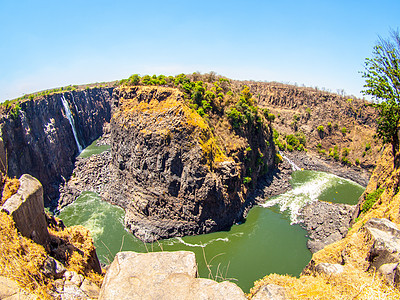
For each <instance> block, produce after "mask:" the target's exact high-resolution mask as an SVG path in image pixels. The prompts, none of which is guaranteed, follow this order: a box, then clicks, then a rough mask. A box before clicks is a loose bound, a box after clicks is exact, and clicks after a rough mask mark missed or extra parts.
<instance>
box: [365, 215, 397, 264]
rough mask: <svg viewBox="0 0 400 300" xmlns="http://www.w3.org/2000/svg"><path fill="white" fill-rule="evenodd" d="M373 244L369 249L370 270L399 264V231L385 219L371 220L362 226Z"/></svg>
mask: <svg viewBox="0 0 400 300" xmlns="http://www.w3.org/2000/svg"><path fill="white" fill-rule="evenodd" d="M364 229H365V230H366V232H367V234H368V235H369V236H370V238H371V240H372V242H373V244H372V247H371V249H370V256H369V260H370V263H371V264H370V269H371V268H375V269H376V270H378V269H379V268H380V267H381V266H382V265H384V264H391V263H398V262H400V230H399V229H398V228H397V226H396V224H394V223H392V222H390V221H389V220H387V219H377V218H372V219H370V220H368V222H367V223H365V225H364Z"/></svg>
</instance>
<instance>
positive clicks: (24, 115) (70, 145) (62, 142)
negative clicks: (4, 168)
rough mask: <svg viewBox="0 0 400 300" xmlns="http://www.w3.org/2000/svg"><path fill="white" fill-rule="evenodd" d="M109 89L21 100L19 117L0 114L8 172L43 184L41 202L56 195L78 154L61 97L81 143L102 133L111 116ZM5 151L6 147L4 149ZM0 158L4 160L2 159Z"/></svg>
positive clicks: (0, 150)
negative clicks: (27, 176)
mask: <svg viewBox="0 0 400 300" xmlns="http://www.w3.org/2000/svg"><path fill="white" fill-rule="evenodd" d="M112 92H113V89H112V88H93V89H89V90H84V91H72V92H66V93H62V94H53V95H49V96H44V97H43V98H41V99H37V100H27V101H25V102H23V103H21V104H20V107H21V111H20V113H19V116H18V117H17V118H12V117H2V119H1V120H0V123H1V125H0V128H1V137H2V139H3V144H1V143H0V146H3V147H4V149H0V158H2V154H1V153H6V154H7V157H8V158H7V163H8V175H9V176H10V177H20V176H21V175H22V174H25V173H26V174H31V175H32V176H34V177H36V178H38V179H39V180H40V182H41V183H42V184H43V187H44V194H45V203H46V205H48V204H49V200H50V199H55V198H57V196H58V184H59V183H60V182H62V181H63V177H65V178H68V177H69V176H70V175H71V173H72V170H73V166H74V159H75V156H76V154H77V153H78V148H77V144H76V142H75V138H74V135H73V132H72V129H71V125H70V123H69V120H68V118H67V116H66V114H65V110H64V107H63V104H62V99H61V98H62V97H64V98H65V100H66V101H67V103H68V106H69V108H70V111H71V114H72V116H73V119H74V123H75V127H76V133H77V138H78V141H79V143H80V144H81V145H82V147H85V146H87V145H89V144H90V143H91V142H92V141H93V140H94V139H96V138H98V137H99V136H100V135H101V134H102V128H103V124H104V123H105V122H109V121H110V118H111V99H112ZM3 150H4V151H3ZM2 162H3V163H5V162H4V161H3V159H2Z"/></svg>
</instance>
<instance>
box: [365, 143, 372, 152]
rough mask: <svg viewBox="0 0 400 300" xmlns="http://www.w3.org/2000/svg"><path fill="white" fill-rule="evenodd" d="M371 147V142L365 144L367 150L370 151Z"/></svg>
mask: <svg viewBox="0 0 400 300" xmlns="http://www.w3.org/2000/svg"><path fill="white" fill-rule="evenodd" d="M369 149H371V144H370V143H366V144H365V151H368V150H369Z"/></svg>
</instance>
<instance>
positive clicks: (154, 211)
mask: <svg viewBox="0 0 400 300" xmlns="http://www.w3.org/2000/svg"><path fill="white" fill-rule="evenodd" d="M182 97H183V96H182V94H181V93H180V92H179V91H178V90H176V89H170V88H161V87H158V88H156V87H140V88H139V87H133V88H130V89H127V90H116V91H115V93H114V98H115V101H116V105H117V108H116V110H115V112H114V114H113V118H112V121H111V140H112V148H111V154H112V162H111V164H112V166H111V167H110V168H111V173H113V174H114V175H113V177H114V180H112V182H110V184H109V189H108V195H109V196H110V198H111V200H110V202H112V203H116V204H118V205H119V206H121V207H123V208H124V209H125V210H126V216H125V225H126V227H127V228H128V229H129V230H130V231H131V232H133V234H134V235H135V236H137V237H138V238H140V239H141V240H143V241H146V242H152V241H154V240H157V239H160V238H168V237H171V236H182V235H193V234H200V233H207V232H211V231H216V230H221V229H225V228H227V227H229V226H231V225H232V224H233V223H234V222H235V221H238V220H240V218H241V213H242V212H243V209H242V207H243V206H244V202H245V196H246V192H247V187H246V186H244V185H243V177H244V171H245V168H246V167H247V166H246V165H245V164H243V163H242V162H240V161H234V160H233V159H232V158H228V157H226V156H225V155H224V154H223V152H222V151H221V150H220V148H219V146H218V145H217V143H216V138H215V136H214V135H213V133H212V131H211V129H210V127H209V126H208V124H207V123H205V121H204V120H203V119H202V118H201V117H200V116H199V115H198V114H197V113H196V112H194V111H193V110H191V109H190V108H189V107H187V106H186V105H185V104H184V102H183V98H182ZM258 134H259V136H254V137H251V138H249V144H250V145H251V147H252V149H253V151H259V152H260V153H262V157H263V160H264V162H265V164H266V165H267V166H269V167H271V168H272V166H273V158H274V149H273V148H272V147H267V146H266V141H267V140H268V138H271V136H266V133H265V132H264V131H262V130H260V131H259V133H258ZM251 140H254V141H253V142H252V141H251ZM271 142H272V141H271ZM243 151H244V149H243ZM257 153H258V152H257ZM259 172H260V168H258V170H255V171H254V174H257V173H259ZM256 177H257V176H254V178H256ZM255 180H256V179H254V181H255ZM254 183H255V182H254Z"/></svg>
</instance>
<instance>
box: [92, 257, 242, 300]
mask: <svg viewBox="0 0 400 300" xmlns="http://www.w3.org/2000/svg"><path fill="white" fill-rule="evenodd" d="M196 276H197V265H196V259H195V255H194V253H193V252H188V251H178V252H154V253H135V252H120V253H117V255H116V256H115V259H114V261H113V262H112V264H111V265H110V268H109V269H108V271H107V274H106V276H105V278H104V281H103V285H102V287H101V292H100V295H99V299H102V300H108V299H110V300H111V299H121V300H122V299H124V300H127V299H132V300H133V299H221V300H222V299H232V300H233V299H246V297H245V295H244V293H243V291H242V290H241V289H240V288H239V287H238V286H237V285H236V284H234V283H231V282H228V281H224V282H221V283H217V282H215V281H213V280H210V279H204V278H196Z"/></svg>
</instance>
